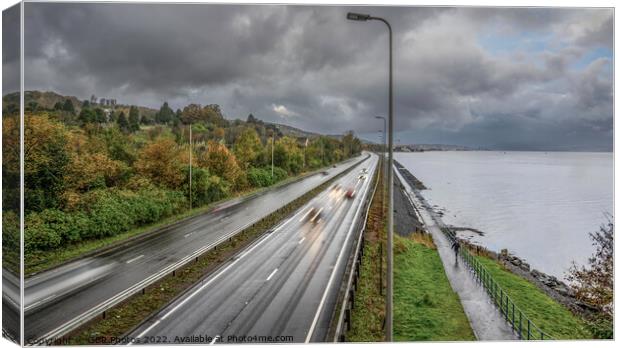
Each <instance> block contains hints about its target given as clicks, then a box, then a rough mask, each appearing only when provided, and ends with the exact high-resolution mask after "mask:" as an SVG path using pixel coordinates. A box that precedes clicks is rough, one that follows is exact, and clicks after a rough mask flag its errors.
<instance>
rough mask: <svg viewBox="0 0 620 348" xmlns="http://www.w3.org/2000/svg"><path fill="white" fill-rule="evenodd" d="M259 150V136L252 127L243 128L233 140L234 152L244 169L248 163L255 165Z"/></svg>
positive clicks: (260, 146) (260, 149) (260, 148)
mask: <svg viewBox="0 0 620 348" xmlns="http://www.w3.org/2000/svg"><path fill="white" fill-rule="evenodd" d="M261 151H262V145H261V142H260V138H259V137H258V134H257V133H256V131H255V130H254V128H245V129H244V130H243V132H241V135H239V137H238V138H237V140H236V141H235V147H234V152H235V156H237V160H238V162H239V164H241V166H242V167H243V168H245V169H247V168H248V167H249V166H250V165H256V164H257V163H256V160H257V158H258V157H259V156H260V153H261Z"/></svg>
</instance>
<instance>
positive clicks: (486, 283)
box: [441, 228, 555, 340]
mask: <svg viewBox="0 0 620 348" xmlns="http://www.w3.org/2000/svg"><path fill="white" fill-rule="evenodd" d="M441 230H442V231H443V232H444V234H445V235H446V236H447V237H448V239H450V241H451V242H454V241H455V240H457V238H456V234H455V233H454V231H452V230H450V229H449V228H442V229H441ZM459 254H460V255H461V257H462V259H463V260H464V261H465V262H466V263H467V265H468V266H469V268H470V269H471V271H472V273H473V274H474V276H475V278H476V280H477V281H478V282H479V283H480V284H481V285H482V286H483V287H484V288H485V290H486V291H487V293H488V294H489V296H490V297H491V301H493V303H494V304H495V305H496V306H497V308H498V309H499V311H500V313H501V314H502V316H503V317H504V319H505V320H506V321H507V322H508V324H510V326H511V328H512V331H513V332H514V333H516V334H517V336H518V337H519V339H521V340H554V339H555V338H554V337H553V336H551V335H549V334H548V333H546V332H544V331H543V330H541V329H540V328H539V327H538V326H536V325H535V324H534V323H533V322H532V321H531V320H530V319H529V318H528V317H527V315H525V313H523V311H522V310H521V309H520V308H519V307H518V306H517V305H516V304H515V303H514V301H513V300H512V299H511V298H510V296H508V294H507V293H506V291H505V290H504V289H502V287H501V286H500V285H499V284H498V283H497V281H495V279H493V276H492V275H491V273H490V272H489V271H488V270H487V269H486V267H484V265H482V263H481V262H480V261H478V259H477V258H476V257H475V256H474V255H472V254H471V253H470V252H469V250H468V248H467V247H462V248H460V249H459Z"/></svg>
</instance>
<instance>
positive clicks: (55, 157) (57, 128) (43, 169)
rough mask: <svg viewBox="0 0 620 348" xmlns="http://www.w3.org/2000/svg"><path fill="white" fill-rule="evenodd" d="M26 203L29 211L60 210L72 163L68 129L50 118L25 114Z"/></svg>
mask: <svg viewBox="0 0 620 348" xmlns="http://www.w3.org/2000/svg"><path fill="white" fill-rule="evenodd" d="M24 124H25V128H24V154H25V160H24V184H25V186H24V202H26V210H43V209H46V208H51V207H57V206H59V205H60V203H61V196H62V192H63V190H64V189H65V171H66V167H67V164H68V163H69V160H70V155H69V153H68V149H67V130H66V129H65V127H64V126H63V125H62V124H61V123H59V122H57V121H53V120H50V119H49V117H48V116H47V115H26V122H24Z"/></svg>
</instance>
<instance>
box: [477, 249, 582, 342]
mask: <svg viewBox="0 0 620 348" xmlns="http://www.w3.org/2000/svg"><path fill="white" fill-rule="evenodd" d="M476 258H477V259H478V261H480V262H481V263H482V264H483V265H484V267H485V268H486V269H487V271H489V273H490V274H491V275H492V276H493V278H494V279H495V281H496V282H497V283H498V284H499V285H500V286H501V287H502V288H503V289H504V291H505V292H506V293H508V296H510V298H511V299H512V300H513V301H514V303H515V305H517V306H518V307H519V308H521V310H522V311H523V313H525V315H527V316H528V317H529V318H530V320H532V322H533V323H535V324H536V326H538V327H539V328H540V329H541V330H543V331H544V332H546V333H548V334H549V335H551V336H553V337H554V338H556V339H592V338H593V337H592V333H590V332H589V331H588V329H587V326H586V324H585V322H584V321H583V320H582V319H581V318H579V317H577V316H576V315H574V314H573V313H572V312H571V311H569V310H568V309H567V308H566V307H564V306H563V305H561V304H560V303H558V302H556V301H554V300H553V299H552V298H551V297H549V296H547V294H545V293H544V292H542V291H541V290H540V289H538V288H537V287H536V286H535V285H534V284H532V283H530V282H529V281H527V280H526V279H524V278H522V277H520V276H518V275H516V274H514V273H511V272H510V271H509V270H507V269H506V268H504V267H503V266H502V265H501V264H500V263H498V262H497V261H496V260H492V259H490V258H488V257H485V256H476Z"/></svg>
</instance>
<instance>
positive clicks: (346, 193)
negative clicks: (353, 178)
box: [344, 188, 355, 199]
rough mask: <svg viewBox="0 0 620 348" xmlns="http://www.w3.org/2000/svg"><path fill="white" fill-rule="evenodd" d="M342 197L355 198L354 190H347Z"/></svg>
mask: <svg viewBox="0 0 620 348" xmlns="http://www.w3.org/2000/svg"><path fill="white" fill-rule="evenodd" d="M344 196H345V197H347V198H348V199H351V198H353V197H355V190H354V189H352V188H349V189H347V191H346V192H345V194H344Z"/></svg>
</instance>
